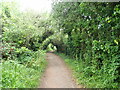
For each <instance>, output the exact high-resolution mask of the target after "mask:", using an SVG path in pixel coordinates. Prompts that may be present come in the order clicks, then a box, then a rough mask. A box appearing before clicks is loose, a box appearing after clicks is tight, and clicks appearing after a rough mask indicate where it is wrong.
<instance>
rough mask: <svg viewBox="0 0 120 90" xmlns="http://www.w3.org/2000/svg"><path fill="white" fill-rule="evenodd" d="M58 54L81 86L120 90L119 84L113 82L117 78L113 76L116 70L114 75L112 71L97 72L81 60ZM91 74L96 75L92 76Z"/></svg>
mask: <svg viewBox="0 0 120 90" xmlns="http://www.w3.org/2000/svg"><path fill="white" fill-rule="evenodd" d="M57 54H58V55H59V56H61V57H62V58H63V60H64V61H65V62H66V63H67V64H68V66H69V67H70V68H71V69H72V71H73V76H74V78H75V79H76V82H77V83H78V84H79V85H80V84H82V85H83V86H85V87H86V88H119V86H118V83H115V82H114V81H113V80H114V78H115V76H114V74H113V73H114V70H112V71H111V72H112V73H111V72H110V71H106V73H105V72H103V71H104V70H103V71H102V70H98V71H95V70H94V67H92V66H88V65H86V64H85V63H84V62H83V61H81V60H74V59H71V58H69V56H66V55H65V54H63V53H57ZM111 68H112V67H111ZM108 72H109V73H108ZM90 73H93V74H94V75H90Z"/></svg>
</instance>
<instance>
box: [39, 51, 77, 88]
mask: <svg viewBox="0 0 120 90" xmlns="http://www.w3.org/2000/svg"><path fill="white" fill-rule="evenodd" d="M46 58H47V61H48V66H47V68H46V71H45V73H44V75H43V78H42V79H41V84H40V86H39V88H77V87H78V86H77V85H76V83H75V81H74V79H73V78H72V76H71V75H72V74H71V70H70V69H69V68H68V67H67V66H66V64H65V63H64V61H63V60H62V59H61V58H60V57H59V56H57V55H55V54H53V53H47V57H46Z"/></svg>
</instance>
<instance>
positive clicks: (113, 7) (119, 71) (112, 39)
mask: <svg viewBox="0 0 120 90" xmlns="http://www.w3.org/2000/svg"><path fill="white" fill-rule="evenodd" d="M53 18H54V19H55V21H56V25H57V30H58V31H59V32H62V33H63V34H62V35H63V37H62V38H63V39H64V38H65V37H67V39H66V38H65V39H66V40H64V41H63V43H64V46H65V47H64V49H61V50H60V51H61V52H63V53H65V54H66V55H68V56H70V57H71V58H73V59H74V60H73V59H72V60H68V62H70V63H74V64H71V65H73V66H74V67H75V69H74V70H75V72H76V73H77V76H76V78H77V79H78V82H79V83H82V84H84V85H86V87H96V88H118V87H120V5H119V3H100V2H99V3H83V2H82V3H81V2H74V3H73V2H55V3H53Z"/></svg>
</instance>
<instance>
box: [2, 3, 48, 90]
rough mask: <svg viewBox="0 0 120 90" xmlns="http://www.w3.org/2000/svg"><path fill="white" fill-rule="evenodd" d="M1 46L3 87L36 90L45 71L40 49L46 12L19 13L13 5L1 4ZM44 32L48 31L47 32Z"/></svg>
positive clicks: (43, 57)
mask: <svg viewBox="0 0 120 90" xmlns="http://www.w3.org/2000/svg"><path fill="white" fill-rule="evenodd" d="M0 4H2V8H0V9H1V10H0V11H2V12H0V13H1V17H2V19H1V22H2V35H0V36H2V37H0V38H1V40H2V43H0V52H2V53H1V54H2V58H0V60H1V61H0V64H1V63H2V70H1V71H2V80H1V83H2V86H0V87H2V88H33V87H34V88H35V87H37V86H38V85H39V79H40V77H41V75H42V73H43V71H44V69H45V66H46V61H45V51H43V50H41V49H40V48H41V45H42V44H41V43H42V40H43V39H44V38H45V37H46V36H47V35H46V36H45V35H44V37H43V33H45V32H44V31H45V28H46V23H47V17H48V15H47V13H43V14H37V13H34V12H33V13H31V11H27V12H20V10H19V8H18V6H17V3H16V2H0ZM46 32H47V30H46Z"/></svg>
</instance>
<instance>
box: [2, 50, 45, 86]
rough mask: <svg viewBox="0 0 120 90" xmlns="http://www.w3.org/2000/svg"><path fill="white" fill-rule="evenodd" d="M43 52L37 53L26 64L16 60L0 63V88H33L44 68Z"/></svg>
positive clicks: (36, 84) (37, 83)
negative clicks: (0, 80) (0, 78)
mask: <svg viewBox="0 0 120 90" xmlns="http://www.w3.org/2000/svg"><path fill="white" fill-rule="evenodd" d="M44 57H45V52H43V51H42V52H41V51H37V52H35V53H33V55H32V56H31V60H29V59H28V62H26V64H21V63H20V62H19V61H18V60H17V59H16V60H7V61H3V62H2V88H35V87H38V85H39V84H40V83H39V82H40V78H41V76H42V74H43V72H44V69H45V66H46V64H47V63H46V60H45V59H44Z"/></svg>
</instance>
